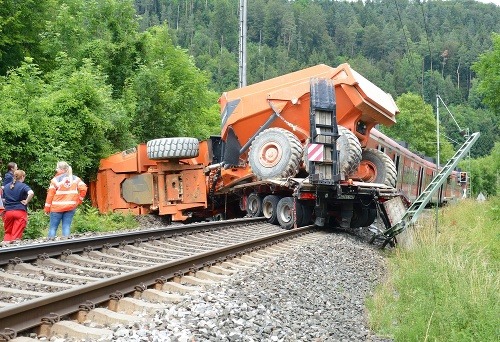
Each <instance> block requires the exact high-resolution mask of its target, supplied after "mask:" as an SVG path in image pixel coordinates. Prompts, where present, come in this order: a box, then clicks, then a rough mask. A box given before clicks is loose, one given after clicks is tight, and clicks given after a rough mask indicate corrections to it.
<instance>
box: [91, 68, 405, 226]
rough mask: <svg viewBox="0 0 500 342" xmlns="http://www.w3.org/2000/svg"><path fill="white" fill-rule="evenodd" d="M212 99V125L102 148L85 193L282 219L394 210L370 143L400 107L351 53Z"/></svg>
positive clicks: (161, 210) (390, 184)
mask: <svg viewBox="0 0 500 342" xmlns="http://www.w3.org/2000/svg"><path fill="white" fill-rule="evenodd" d="M219 103H220V107H221V120H222V122H221V127H222V130H221V135H220V136H213V137H210V138H209V139H206V140H203V141H198V140H197V139H195V138H189V137H177V138H159V139H154V140H151V141H148V142H147V143H146V144H140V145H138V146H136V147H134V148H132V149H130V150H127V151H123V152H120V153H116V154H114V155H112V156H110V157H108V158H106V159H103V160H101V163H100V166H99V170H98V174H97V179H96V180H95V181H94V182H92V183H91V199H92V203H93V205H95V206H96V207H97V208H99V210H100V211H101V212H103V213H105V212H131V213H133V214H136V215H141V214H150V213H154V214H158V215H165V216H166V217H167V218H169V219H170V220H172V221H191V220H219V219H225V218H235V217H242V216H245V215H247V216H252V217H257V216H264V217H265V218H266V219H267V220H268V221H269V222H271V223H275V224H279V225H281V226H282V227H283V228H285V229H290V228H293V227H298V226H304V225H308V224H312V223H314V224H316V225H318V226H324V225H331V226H338V227H342V228H352V227H362V226H369V225H370V224H372V223H373V221H374V220H375V218H376V216H377V215H378V214H380V215H381V217H382V219H383V220H384V222H385V223H386V226H388V225H391V224H392V221H394V220H397V218H394V215H391V214H390V213H389V211H390V210H393V209H390V208H392V207H394V208H395V209H394V210H396V211H398V210H399V211H401V210H403V209H401V206H402V205H404V201H403V200H402V199H401V197H400V196H399V193H398V192H397V191H396V189H395V188H394V186H395V181H396V168H395V166H394V163H393V162H392V160H391V159H390V158H388V157H387V156H386V155H385V154H383V153H381V152H380V151H378V150H376V149H373V148H367V145H368V142H369V139H370V131H371V129H372V128H373V127H374V126H375V125H377V124H383V125H388V126H390V125H392V124H394V123H395V122H396V120H395V117H396V114H397V113H398V112H399V111H398V108H397V106H396V104H395V102H394V100H393V99H392V97H391V95H389V94H388V93H385V92H384V91H382V90H381V89H380V88H378V87H377V86H376V85H374V84H373V83H371V82H370V81H368V80H367V79H365V78H364V77H363V76H361V75H360V74H358V73H357V72H356V71H354V70H353V69H352V68H351V67H350V66H349V65H348V64H342V65H339V66H338V67H336V68H333V67H330V66H327V65H323V64H321V65H317V66H313V67H310V68H306V69H303V70H300V71H297V72H293V73H290V74H287V75H283V76H280V77H276V78H273V79H270V80H266V81H263V82H260V83H256V84H253V85H249V86H246V87H243V88H239V89H235V90H232V91H228V92H225V93H223V94H222V96H221V97H220V99H219ZM403 211H404V210H403Z"/></svg>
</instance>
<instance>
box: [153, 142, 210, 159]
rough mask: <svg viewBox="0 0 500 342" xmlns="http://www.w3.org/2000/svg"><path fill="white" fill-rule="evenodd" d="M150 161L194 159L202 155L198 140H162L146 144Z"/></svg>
mask: <svg viewBox="0 0 500 342" xmlns="http://www.w3.org/2000/svg"><path fill="white" fill-rule="evenodd" d="M146 151H147V153H148V158H149V159H171V158H179V159H182V158H194V157H198V154H199V153H200V144H199V142H198V139H196V138H160V139H154V140H150V141H148V142H147V144H146Z"/></svg>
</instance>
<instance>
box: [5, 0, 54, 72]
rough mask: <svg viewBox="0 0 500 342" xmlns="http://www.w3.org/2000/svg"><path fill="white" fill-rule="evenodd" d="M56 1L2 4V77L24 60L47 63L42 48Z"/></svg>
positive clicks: (27, 0) (33, 0)
mask: <svg viewBox="0 0 500 342" xmlns="http://www.w3.org/2000/svg"><path fill="white" fill-rule="evenodd" d="M55 7H56V6H55V0H24V1H18V0H0V75H5V74H6V73H7V71H8V70H9V69H11V68H16V67H18V66H19V65H20V64H21V63H22V61H23V59H24V57H25V56H26V57H30V56H31V57H36V58H37V59H38V60H39V63H44V62H45V61H46V59H45V58H44V57H43V56H42V52H41V49H40V45H39V40H40V38H39V37H40V35H41V34H42V33H43V32H44V28H45V23H46V22H47V21H48V20H49V19H50V18H51V16H52V14H53V11H54V10H55Z"/></svg>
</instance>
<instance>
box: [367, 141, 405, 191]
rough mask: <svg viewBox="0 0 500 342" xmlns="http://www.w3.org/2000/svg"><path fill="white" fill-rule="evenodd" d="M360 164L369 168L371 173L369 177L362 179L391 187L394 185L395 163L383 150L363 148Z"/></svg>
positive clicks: (395, 176) (395, 175) (395, 177)
mask: <svg viewBox="0 0 500 342" xmlns="http://www.w3.org/2000/svg"><path fill="white" fill-rule="evenodd" d="M361 164H363V166H364V167H366V168H369V169H370V170H371V173H372V177H371V178H369V179H363V180H364V181H365V182H369V183H381V184H385V185H388V186H392V187H395V186H396V179H397V172H396V165H395V164H394V162H393V161H392V160H391V158H390V157H389V156H388V155H387V154H385V153H384V152H381V151H379V150H376V149H374V148H366V149H364V150H363V155H362V158H361Z"/></svg>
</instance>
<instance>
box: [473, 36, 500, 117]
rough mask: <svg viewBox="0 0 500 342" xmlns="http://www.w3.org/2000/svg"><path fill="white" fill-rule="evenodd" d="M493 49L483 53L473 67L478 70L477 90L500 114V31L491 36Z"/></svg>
mask: <svg viewBox="0 0 500 342" xmlns="http://www.w3.org/2000/svg"><path fill="white" fill-rule="evenodd" d="M491 39H492V41H493V49H492V50H491V51H488V52H486V53H484V54H483V55H481V56H480V57H479V61H478V62H476V63H474V65H473V69H474V70H475V71H476V72H477V77H478V80H479V82H478V86H477V90H478V92H479V93H480V95H482V98H483V102H484V103H485V104H486V105H487V106H489V107H490V108H491V109H492V110H493V111H494V112H495V113H496V115H499V114H500V96H498V94H500V33H493V34H492V36H491Z"/></svg>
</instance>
